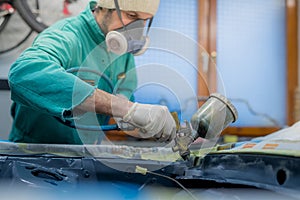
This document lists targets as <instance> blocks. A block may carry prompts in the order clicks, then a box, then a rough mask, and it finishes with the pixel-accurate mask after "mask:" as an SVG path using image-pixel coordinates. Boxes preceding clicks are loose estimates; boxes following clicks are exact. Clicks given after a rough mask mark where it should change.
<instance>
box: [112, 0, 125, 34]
mask: <svg viewBox="0 0 300 200" xmlns="http://www.w3.org/2000/svg"><path fill="white" fill-rule="evenodd" d="M114 1H115V6H116V10H117V13H118V16H119V18H120V20H121V23H122V25H123V28H124V29H125V30H126V26H125V24H124V23H123V20H122V15H121V11H120V6H119V2H118V0H114Z"/></svg>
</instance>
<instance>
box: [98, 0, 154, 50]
mask: <svg viewBox="0 0 300 200" xmlns="http://www.w3.org/2000/svg"><path fill="white" fill-rule="evenodd" d="M159 2H160V0H98V4H97V9H98V10H101V11H102V12H100V13H101V14H100V17H98V20H97V21H98V23H99V25H100V27H101V29H102V31H103V32H104V34H106V35H107V37H106V42H107V44H108V47H109V50H111V51H112V52H114V53H117V54H123V53H124V52H131V53H137V50H141V48H143V47H145V46H146V45H147V44H146V43H147V42H148V41H147V40H148V38H146V37H142V36H143V31H142V28H144V26H145V24H146V21H147V20H149V19H150V20H152V18H153V16H154V15H155V14H156V12H157V9H158V7H159ZM150 25H151V23H150ZM134 29H135V31H129V30H134ZM138 29H139V30H138ZM122 31H123V32H124V31H127V33H126V34H124V33H122V35H120V32H122ZM130 32H131V33H130ZM123 36H124V37H126V39H124V37H123ZM128 37H129V38H131V39H133V40H131V41H128V39H129V38H128ZM142 40H143V41H142ZM125 41H126V42H125ZM132 41H135V42H134V43H135V44H133V43H132ZM136 41H138V43H140V45H139V46H140V47H138V48H137V47H136V46H137V45H136V44H137V43H136ZM125 43H126V44H125ZM142 43H143V44H142ZM113 49H116V50H113ZM125 49H127V50H125ZM143 49H144V50H145V48H143Z"/></svg>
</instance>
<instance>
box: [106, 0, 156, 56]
mask: <svg viewBox="0 0 300 200" xmlns="http://www.w3.org/2000/svg"><path fill="white" fill-rule="evenodd" d="M115 6H116V11H117V13H118V16H119V18H120V20H121V22H122V24H123V21H122V16H121V11H120V8H119V5H118V1H117V0H115ZM152 20H153V18H151V19H150V21H149V23H148V28H147V31H146V34H145V35H144V20H142V19H140V20H136V21H134V22H131V23H130V24H127V25H126V26H125V25H124V24H123V27H122V28H120V29H117V30H114V31H110V32H108V33H107V35H106V39H105V41H106V46H107V49H108V51H110V52H113V53H115V54H117V55H123V54H125V53H132V54H133V55H134V56H139V55H141V54H143V53H144V52H145V51H146V50H147V48H148V46H149V43H150V39H149V37H148V33H149V30H150V27H151V24H152Z"/></svg>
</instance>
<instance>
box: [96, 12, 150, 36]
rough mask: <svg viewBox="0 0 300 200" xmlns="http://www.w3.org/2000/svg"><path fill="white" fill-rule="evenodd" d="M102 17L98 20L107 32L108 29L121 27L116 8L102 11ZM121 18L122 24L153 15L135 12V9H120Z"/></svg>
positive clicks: (145, 18) (146, 18)
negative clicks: (110, 10)
mask: <svg viewBox="0 0 300 200" xmlns="http://www.w3.org/2000/svg"><path fill="white" fill-rule="evenodd" d="M104 12H105V13H104V14H103V15H102V16H103V17H102V19H100V20H99V21H98V23H99V24H100V27H101V29H102V31H103V32H104V33H105V34H107V33H108V32H109V31H113V30H116V29H119V28H122V27H123V24H122V22H121V20H120V18H119V16H118V13H117V11H116V10H114V11H112V12H109V11H108V10H106V11H104ZM121 15H122V20H123V23H124V25H125V26H126V25H127V24H130V23H131V22H133V21H136V20H139V19H142V20H144V21H145V24H146V21H147V20H148V19H150V18H152V17H153V15H151V14H148V13H144V12H135V11H121Z"/></svg>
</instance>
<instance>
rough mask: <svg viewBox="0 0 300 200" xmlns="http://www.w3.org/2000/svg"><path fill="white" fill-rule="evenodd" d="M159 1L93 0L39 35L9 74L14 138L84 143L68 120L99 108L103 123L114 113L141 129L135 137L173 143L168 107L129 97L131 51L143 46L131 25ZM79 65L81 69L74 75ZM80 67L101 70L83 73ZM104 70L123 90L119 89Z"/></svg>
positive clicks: (132, 85)
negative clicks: (141, 102)
mask: <svg viewBox="0 0 300 200" xmlns="http://www.w3.org/2000/svg"><path fill="white" fill-rule="evenodd" d="M158 5H159V0H118V1H117V0H99V1H98V3H96V2H90V4H89V6H88V8H87V9H86V10H85V11H84V12H82V13H81V14H80V15H79V16H76V17H73V18H69V19H65V20H62V21H59V22H58V23H56V24H54V25H52V26H51V27H49V28H48V29H46V30H45V31H43V32H42V33H41V34H39V35H38V37H37V38H36V39H35V41H34V42H33V44H32V46H31V47H29V48H28V49H26V50H25V51H24V52H23V53H22V54H21V55H20V57H19V58H18V59H17V60H16V61H15V63H14V64H13V65H12V66H11V69H10V72H9V84H10V87H11V98H12V100H13V105H12V108H11V114H12V117H13V119H14V122H13V127H12V130H11V133H10V136H9V140H11V141H14V142H26V143H56V144H58V143H61V144H81V143H82V141H81V138H80V137H79V136H78V130H76V129H74V128H72V127H70V126H67V125H66V124H70V123H72V122H74V120H77V119H80V118H83V119H84V118H85V117H84V115H85V114H87V113H88V114H91V113H92V114H93V113H97V114H102V115H99V116H97V120H98V122H99V123H100V124H102V125H103V124H105V123H106V118H105V117H103V115H106V116H113V117H114V118H115V119H117V121H118V122H119V123H118V124H119V125H122V126H121V128H122V127H123V126H124V125H125V126H133V127H135V128H137V129H138V134H137V135H136V136H137V137H142V138H156V139H157V140H159V141H162V142H169V141H171V140H172V139H173V138H174V137H175V132H176V131H175V129H176V125H175V122H174V120H173V118H172V116H171V114H170V113H169V111H168V109H167V108H166V107H165V106H159V105H149V104H140V103H134V102H133V97H132V93H133V91H134V89H135V87H136V77H135V76H136V74H135V70H134V67H135V66H134V58H133V53H134V54H139V53H140V52H142V51H144V50H145V41H142V42H141V41H137V42H136V41H135V39H132V38H134V37H133V36H132V37H131V34H132V33H130V31H131V30H132V31H134V30H133V29H132V28H130V27H131V26H132V27H136V26H140V25H137V24H138V23H140V22H141V21H142V25H143V27H144V25H145V24H146V21H147V20H149V19H151V18H152V17H153V16H154V15H155V13H156V11H157V9H158ZM127 29H128V30H127ZM120 30H122V31H123V33H122V34H121V32H120ZM124 32H125V33H124ZM133 35H134V34H133ZM128 37H129V38H130V39H131V40H133V42H132V41H127V39H128ZM124 38H125V43H124ZM126 38H127V39H126ZM119 39H120V40H119ZM137 40H139V39H137ZM118 41H121V43H120V44H118V43H116V42H118ZM122 42H123V43H122ZM138 43H142V44H143V45H140V46H138V45H136V44H138ZM137 46H138V47H137ZM123 47H126V48H123ZM124 49H125V51H124ZM128 52H129V53H128ZM116 53H119V54H121V55H117V54H116ZM78 67H80V69H79V70H78V73H69V72H71V71H72V69H74V68H75V69H76V68H78ZM82 69H85V70H87V69H91V70H94V71H95V70H96V71H98V72H101V73H103V76H102V77H101V78H99V77H95V76H94V75H90V74H86V73H84V72H82V73H81V72H80V71H85V70H82ZM104 75H105V77H108V78H109V79H110V81H111V83H112V85H113V87H118V88H119V89H118V91H117V92H114V94H111V92H113V90H114V89H112V88H111V87H109V84H107V80H105V79H104V78H103V77H104ZM124 77H125V78H124ZM120 79H122V80H120ZM115 94H120V95H115ZM124 96H125V97H127V98H128V99H130V100H128V99H127V98H123V97H124ZM78 113H79V114H78ZM83 121H84V120H83ZM86 121H88V122H89V121H90V120H86Z"/></svg>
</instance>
